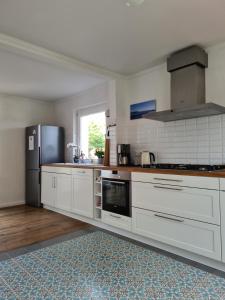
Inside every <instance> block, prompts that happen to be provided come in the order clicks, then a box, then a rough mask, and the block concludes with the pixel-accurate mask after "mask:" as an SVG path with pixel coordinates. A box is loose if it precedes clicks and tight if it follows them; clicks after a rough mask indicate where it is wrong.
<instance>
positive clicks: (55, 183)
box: [54, 177, 57, 189]
mask: <svg viewBox="0 0 225 300" xmlns="http://www.w3.org/2000/svg"><path fill="white" fill-rule="evenodd" d="M54 178H55V179H54V185H55V189H56V185H57V178H56V177H54Z"/></svg>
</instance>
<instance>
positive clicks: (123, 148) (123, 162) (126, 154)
mask: <svg viewBox="0 0 225 300" xmlns="http://www.w3.org/2000/svg"><path fill="white" fill-rule="evenodd" d="M117 163H118V166H128V165H129V164H130V144H118V145H117Z"/></svg>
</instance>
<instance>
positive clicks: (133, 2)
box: [126, 0, 145, 7]
mask: <svg viewBox="0 0 225 300" xmlns="http://www.w3.org/2000/svg"><path fill="white" fill-rule="evenodd" d="M144 1H145V0H127V1H126V5H127V6H129V7H130V6H139V5H141V4H142V3H143V2H144Z"/></svg>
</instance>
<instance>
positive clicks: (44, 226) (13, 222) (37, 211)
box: [0, 205, 90, 252]
mask: <svg viewBox="0 0 225 300" xmlns="http://www.w3.org/2000/svg"><path fill="white" fill-rule="evenodd" d="M89 227H90V225H88V224H86V223H84V222H81V221H78V220H74V219H72V218H69V217H66V216H63V215H61V214H58V213H55V212H52V211H49V210H46V209H44V208H33V207H29V206H26V205H20V206H15V207H9V208H3V209H0V252H2V251H9V250H12V249H17V248H20V247H25V246H28V245H31V244H34V243H37V242H41V241H44V240H48V239H51V238H54V237H57V236H60V235H63V234H66V233H70V232H73V231H76V230H80V229H87V228H89Z"/></svg>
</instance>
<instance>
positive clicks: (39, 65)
mask: <svg viewBox="0 0 225 300" xmlns="http://www.w3.org/2000/svg"><path fill="white" fill-rule="evenodd" d="M104 80H105V79H104V78H103V77H102V76H99V75H97V74H96V75H94V74H92V75H88V74H87V72H83V71H81V70H79V69H77V70H75V69H74V70H68V69H67V68H62V67H58V66H56V65H53V64H49V63H46V62H45V63H44V62H40V61H37V60H34V59H30V58H28V57H24V56H21V55H17V54H14V53H10V52H6V51H3V50H0V93H3V94H10V95H16V96H23V97H28V98H34V99H40V100H57V99H61V98H65V97H68V96H71V95H73V94H76V93H79V92H81V91H83V90H86V89H88V88H90V87H93V86H96V85H97V84H100V83H101V82H103V81H104Z"/></svg>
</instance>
